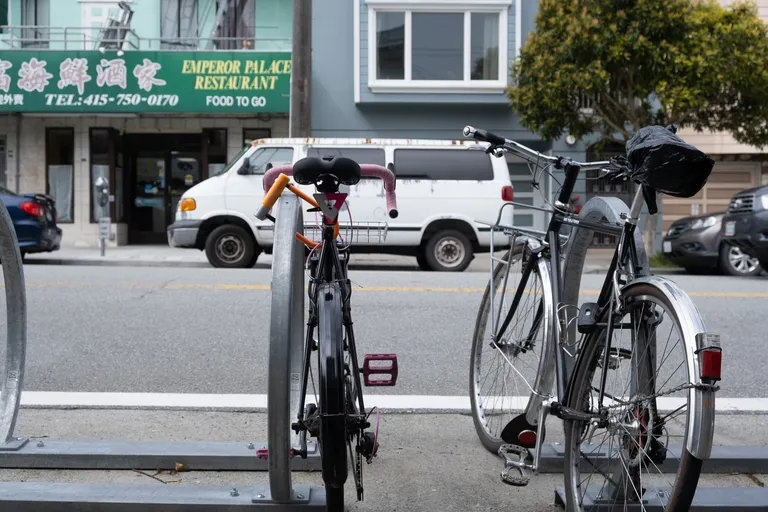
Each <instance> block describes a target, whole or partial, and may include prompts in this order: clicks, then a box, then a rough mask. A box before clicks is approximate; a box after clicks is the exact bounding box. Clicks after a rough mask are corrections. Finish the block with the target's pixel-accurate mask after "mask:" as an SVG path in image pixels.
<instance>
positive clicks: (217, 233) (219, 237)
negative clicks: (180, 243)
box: [205, 224, 261, 268]
mask: <svg viewBox="0 0 768 512" xmlns="http://www.w3.org/2000/svg"><path fill="white" fill-rule="evenodd" d="M260 252H261V251H259V250H258V249H257V248H256V241H255V240H254V239H253V237H252V236H251V235H250V233H248V232H247V231H245V230H244V229H243V228H241V227H240V226H235V225H234V224H224V225H223V226H219V227H217V228H216V229H214V230H213V231H212V232H211V234H210V235H208V239H207V240H206V241H205V255H206V256H207V257H208V261H209V262H210V264H211V265H213V266H214V267H218V268H249V267H252V266H253V265H255V264H256V259H257V258H258V257H259V253H260Z"/></svg>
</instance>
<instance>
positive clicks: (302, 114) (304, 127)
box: [288, 0, 312, 137]
mask: <svg viewBox="0 0 768 512" xmlns="http://www.w3.org/2000/svg"><path fill="white" fill-rule="evenodd" d="M311 80H312V0H293V48H292V52H291V110H290V114H289V119H288V136H289V137H309V135H310V119H311V109H310V107H311V105H310V95H311V85H310V84H311Z"/></svg>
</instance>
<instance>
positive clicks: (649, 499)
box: [555, 486, 768, 512]
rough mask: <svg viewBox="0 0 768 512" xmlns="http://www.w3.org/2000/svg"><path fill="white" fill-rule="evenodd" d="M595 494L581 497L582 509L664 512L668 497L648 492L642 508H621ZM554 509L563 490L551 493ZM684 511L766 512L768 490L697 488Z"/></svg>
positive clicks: (561, 503) (594, 491) (560, 503)
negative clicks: (689, 506)
mask: <svg viewBox="0 0 768 512" xmlns="http://www.w3.org/2000/svg"><path fill="white" fill-rule="evenodd" d="M591 487H592V486H591ZM599 491H600V486H594V489H591V488H590V489H588V490H587V492H586V495H585V496H584V508H589V510H590V512H593V511H594V512H598V511H606V512H608V511H613V510H614V509H620V510H621V511H622V512H641V511H642V512H664V506H665V505H666V503H667V502H666V499H665V498H663V497H662V496H668V495H669V489H668V488H667V489H662V488H659V489H653V490H648V491H646V492H645V494H644V496H643V502H642V504H641V503H638V504H635V505H625V504H623V503H622V504H621V506H620V507H619V506H616V505H614V504H613V503H612V502H610V501H607V500H605V501H602V502H601V501H600V500H597V499H596V496H597V495H598V493H599ZM555 505H558V506H561V507H564V506H565V489H563V488H562V487H560V488H558V489H556V490H555ZM592 507H594V508H592ZM688 510H689V512H722V511H728V510H731V511H734V512H736V511H745V512H768V489H763V488H752V487H747V488H732V487H731V488H728V487H725V488H721V487H699V488H698V489H696V495H695V497H694V498H693V503H692V504H691V508H690V509H688Z"/></svg>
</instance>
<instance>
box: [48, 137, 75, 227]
mask: <svg viewBox="0 0 768 512" xmlns="http://www.w3.org/2000/svg"><path fill="white" fill-rule="evenodd" d="M74 162H75V130H74V129H73V128H48V129H47V130H46V132H45V167H46V189H47V190H46V192H47V193H48V194H50V195H51V196H52V197H53V198H54V199H55V200H56V212H57V213H58V215H59V220H58V222H61V223H71V222H74V220H75V208H74V204H75V201H74V191H75V173H74Z"/></svg>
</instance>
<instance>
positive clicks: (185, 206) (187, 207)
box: [179, 197, 197, 212]
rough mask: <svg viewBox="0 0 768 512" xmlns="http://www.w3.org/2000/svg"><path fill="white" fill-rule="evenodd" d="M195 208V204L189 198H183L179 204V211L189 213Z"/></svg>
mask: <svg viewBox="0 0 768 512" xmlns="http://www.w3.org/2000/svg"><path fill="white" fill-rule="evenodd" d="M195 208H197V203H196V202H195V200H194V199H192V198H191V197H185V198H184V199H182V200H181V203H180V204H179V209H180V210H181V211H183V212H190V211H192V210H194V209H195Z"/></svg>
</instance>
